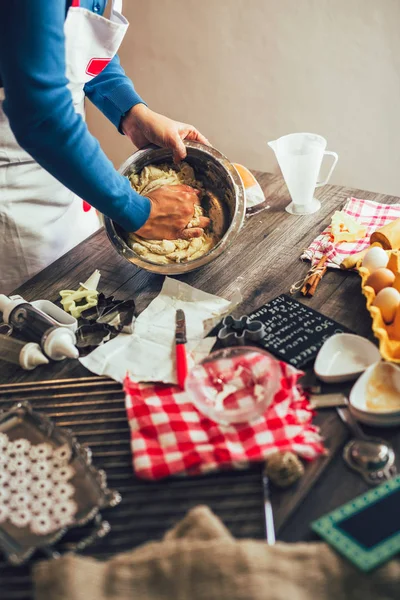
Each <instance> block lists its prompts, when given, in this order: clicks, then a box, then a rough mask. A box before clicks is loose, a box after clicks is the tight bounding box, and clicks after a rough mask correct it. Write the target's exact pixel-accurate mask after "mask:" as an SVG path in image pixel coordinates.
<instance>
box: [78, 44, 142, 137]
mask: <svg viewBox="0 0 400 600" xmlns="http://www.w3.org/2000/svg"><path fill="white" fill-rule="evenodd" d="M85 94H86V96H87V97H88V98H89V100H90V101H91V102H93V104H94V105H95V106H96V107H97V108H98V109H99V110H100V111H101V112H102V113H103V114H104V115H105V116H106V117H107V119H108V120H109V121H111V123H113V124H114V125H115V127H116V128H117V129H118V130H119V131H120V132H121V133H122V130H121V129H120V126H121V119H122V118H123V117H124V116H125V115H126V113H127V112H128V111H129V110H130V109H131V108H132V107H133V106H136V105H137V104H144V102H143V100H142V99H141V97H140V96H139V94H137V93H136V90H135V88H134V87H133V83H132V81H131V80H130V79H129V77H127V76H126V75H125V71H124V69H123V68H122V67H121V64H120V62H119V58H118V56H117V55H116V56H114V58H113V59H112V61H111V62H110V63H109V64H108V65H107V66H106V68H105V69H103V70H102V72H101V73H99V75H97V77H94V78H93V79H92V80H91V81H89V82H88V83H87V84H86V85H85Z"/></svg>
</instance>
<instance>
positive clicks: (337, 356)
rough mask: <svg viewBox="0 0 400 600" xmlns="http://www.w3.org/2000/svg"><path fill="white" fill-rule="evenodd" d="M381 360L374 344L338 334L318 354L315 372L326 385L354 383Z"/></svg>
mask: <svg viewBox="0 0 400 600" xmlns="http://www.w3.org/2000/svg"><path fill="white" fill-rule="evenodd" d="M380 358H381V355H380V353H379V350H378V348H377V347H376V346H374V344H373V343H372V342H370V341H369V340H367V339H366V338H363V337H361V336H359V335H354V334H352V333H337V334H336V335H333V336H332V337H330V338H329V339H328V340H327V341H326V342H325V343H324V345H323V346H322V348H321V350H320V351H319V352H318V355H317V358H316V360H315V365H314V371H315V374H316V376H317V377H318V379H321V381H325V382H326V383H340V382H343V381H352V380H353V379H357V377H358V376H359V375H360V374H361V373H363V372H364V371H365V369H367V368H368V367H369V366H370V365H372V364H374V363H376V362H378V361H379V360H380Z"/></svg>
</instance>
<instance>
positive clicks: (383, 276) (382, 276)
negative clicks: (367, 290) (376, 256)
mask: <svg viewBox="0 0 400 600" xmlns="http://www.w3.org/2000/svg"><path fill="white" fill-rule="evenodd" d="M394 280H395V274H394V273H392V271H389V269H382V268H380V269H377V270H376V271H374V272H373V273H371V275H370V276H369V277H368V279H367V281H366V282H365V285H369V286H370V287H372V288H373V289H374V290H375V294H377V293H378V292H380V291H381V290H383V288H386V287H390V286H391V285H393V282H394Z"/></svg>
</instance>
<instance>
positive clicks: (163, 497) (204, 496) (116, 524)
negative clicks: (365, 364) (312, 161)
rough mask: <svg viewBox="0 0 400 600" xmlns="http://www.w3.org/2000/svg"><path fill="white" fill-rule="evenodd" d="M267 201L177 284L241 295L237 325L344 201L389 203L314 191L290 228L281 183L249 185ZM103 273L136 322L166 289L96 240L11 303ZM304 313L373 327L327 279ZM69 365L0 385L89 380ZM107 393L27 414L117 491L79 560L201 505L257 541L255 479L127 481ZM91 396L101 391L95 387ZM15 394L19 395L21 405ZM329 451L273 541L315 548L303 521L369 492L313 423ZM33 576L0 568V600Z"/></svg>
mask: <svg viewBox="0 0 400 600" xmlns="http://www.w3.org/2000/svg"><path fill="white" fill-rule="evenodd" d="M256 176H257V177H258V180H259V182H260V184H261V186H262V187H263V189H264V191H265V195H266V198H267V207H266V208H265V209H264V210H263V211H261V212H259V213H258V214H255V215H253V216H251V217H250V218H247V219H246V222H245V225H244V227H243V229H242V231H241V233H240V236H239V238H238V239H237V241H236V242H235V243H234V245H233V246H232V247H231V248H229V249H228V251H226V252H225V254H224V255H222V256H221V257H220V258H219V259H217V260H215V261H214V262H213V263H212V264H210V265H209V266H207V267H204V268H202V269H201V270H199V271H197V272H193V273H189V274H187V275H186V276H184V277H182V280H183V281H186V282H187V283H189V284H191V285H193V286H195V287H197V288H200V289H202V290H204V291H206V292H210V293H213V294H218V295H221V296H224V297H226V298H229V297H231V296H232V295H233V293H234V292H235V290H237V289H239V290H240V291H241V294H242V297H243V301H242V303H241V306H240V307H239V308H238V311H237V313H238V314H241V313H248V312H250V311H252V310H254V309H256V308H257V307H259V306H261V305H262V304H264V303H265V302H267V301H269V300H271V299H272V298H274V297H275V296H278V295H279V294H281V293H283V292H286V293H287V292H288V290H289V288H290V286H291V284H292V283H293V282H294V281H296V280H298V279H300V278H301V277H302V276H303V275H304V274H305V273H306V271H307V270H308V267H309V265H308V264H305V263H302V262H301V261H300V260H299V257H300V254H301V252H302V250H303V249H304V248H306V247H307V246H308V244H309V243H310V242H311V241H312V239H313V238H314V237H315V236H316V235H317V234H318V233H319V232H320V231H322V229H323V228H324V227H325V226H326V225H327V224H328V223H329V220H330V216H331V214H332V213H333V212H334V211H335V210H338V209H340V208H341V207H342V206H343V204H344V202H345V201H346V199H347V198H348V197H350V196H356V197H359V198H367V199H371V200H376V201H379V202H384V203H388V204H391V203H396V202H400V200H399V199H398V198H395V197H391V196H386V195H383V194H375V193H370V192H365V191H361V190H355V189H349V188H345V187H339V186H325V187H324V188H322V189H320V190H318V191H317V197H318V198H319V199H320V200H321V202H322V209H321V210H320V211H319V212H318V213H316V214H314V215H309V216H298V217H296V216H292V215H289V214H287V213H286V212H285V210H284V207H285V206H286V205H287V204H288V203H289V201H290V199H289V196H288V192H287V189H286V186H285V185H284V183H283V181H282V179H281V178H280V177H278V176H275V175H269V174H264V173H256ZM96 268H98V269H100V270H101V273H102V278H101V286H100V287H101V290H102V291H103V292H104V293H105V294H107V295H110V294H114V295H115V296H116V297H117V298H119V299H126V298H134V299H135V301H136V303H137V307H138V309H139V310H143V309H144V308H145V307H146V306H147V305H148V303H149V302H150V301H151V300H152V299H153V298H154V296H155V295H156V294H157V292H158V291H159V290H160V288H161V285H162V281H163V278H162V277H161V276H158V275H152V274H149V273H147V272H145V271H141V270H139V269H137V268H135V267H134V266H132V265H131V264H129V263H128V262H127V261H125V260H124V259H123V258H121V257H120V256H119V255H118V254H117V253H116V252H115V251H114V249H113V248H112V247H111V246H110V244H109V242H108V240H107V237H106V234H105V233H104V231H101V232H99V233H97V234H95V235H94V236H92V237H91V238H90V239H88V240H86V241H85V242H83V243H82V244H80V245H79V246H78V247H77V248H75V249H74V250H72V251H71V252H70V253H68V254H67V255H65V256H64V257H62V258H61V259H59V260H58V261H57V262H56V263H54V264H53V265H51V266H50V267H48V268H47V269H46V270H44V271H42V272H41V273H39V274H38V275H37V276H36V277H34V278H33V279H32V280H30V281H28V282H27V283H26V284H25V285H23V286H22V287H21V288H20V289H19V290H18V292H19V293H21V295H22V296H23V297H24V298H26V300H34V299H38V298H48V299H49V300H53V301H56V300H57V299H58V291H59V290H61V289H71V288H72V289H73V288H76V286H77V285H78V284H79V282H81V281H84V280H85V279H86V278H87V277H88V276H89V275H90V274H91V273H92V272H93V270H94V269H96ZM300 299H301V300H302V301H304V302H305V303H306V304H307V305H309V306H311V307H313V308H315V309H317V310H320V311H321V312H322V313H324V314H325V315H327V316H329V317H331V318H333V319H335V320H336V321H338V322H339V323H342V324H343V325H345V326H347V327H349V328H350V329H352V330H353V331H354V332H356V333H358V334H361V335H364V336H367V337H369V338H370V339H373V338H372V336H371V329H370V318H369V315H368V313H367V311H366V309H365V303H364V298H363V296H362V295H361V292H360V282H359V279H358V276H357V275H356V274H354V273H344V272H340V271H338V270H329V272H328V273H327V274H326V275H325V277H324V279H323V280H322V282H321V284H320V286H319V287H318V289H317V292H316V294H315V296H314V297H313V298H312V299H302V298H300ZM88 374H89V373H88V371H87V370H86V369H85V368H84V367H82V366H81V365H80V363H79V362H78V361H71V360H68V361H63V362H60V363H52V364H50V365H48V366H45V367H41V368H38V369H36V371H34V372H33V373H25V372H23V371H22V370H20V369H19V368H17V367H13V366H10V365H9V364H8V363H5V362H2V361H0V384H2V383H7V382H18V381H21V382H22V381H23V382H30V381H35V380H39V379H53V378H58V377H76V376H83V375H88ZM113 389H114V390H115V391H114V394H110V393H107V392H106V391H104V393H103V394H100V396H99V397H95V398H93V397H92V398H89V397H88V396H87V397H85V395H84V394H82V396H80V397H78V398H74V397H72V398H70V399H69V400H68V398H51V397H50V396H49V397H47V398H46V399H45V400H43V399H41V400H38V401H37V402H36V404H35V401H32V404H33V405H34V406H36V407H37V408H38V409H40V410H41V411H42V412H44V413H46V414H47V415H48V416H51V417H52V418H54V420H55V421H56V422H57V423H58V424H59V425H63V426H68V427H70V428H71V429H72V430H73V431H74V432H75V434H76V435H77V437H78V439H79V440H80V441H81V443H84V444H87V445H90V447H91V448H92V450H93V456H94V462H95V464H96V465H97V466H99V467H101V468H104V469H105V470H106V472H107V475H108V480H109V485H110V487H113V488H116V489H118V490H119V491H120V492H121V494H122V496H123V501H122V503H121V505H120V506H119V507H117V508H115V509H113V510H111V511H108V514H107V515H106V516H107V518H108V519H109V521H110V524H111V527H112V532H111V533H110V535H109V536H108V537H106V538H105V539H104V540H102V541H101V542H99V543H97V544H96V545H95V546H93V547H91V548H90V549H89V550H88V551H87V552H88V554H93V555H94V556H98V557H105V556H109V555H110V554H113V553H115V552H118V551H121V550H127V549H129V548H131V547H133V546H137V545H138V544H140V543H143V542H145V541H147V540H151V539H157V538H160V537H161V536H162V534H163V533H164V532H165V530H166V529H167V528H168V527H170V526H171V525H172V524H173V523H175V522H176V521H177V520H178V519H180V518H181V517H182V516H183V515H184V514H185V512H186V511H187V510H188V509H189V508H191V507H193V506H195V505H197V504H208V505H209V506H210V507H211V508H212V510H214V511H215V512H216V514H218V515H219V516H220V517H221V518H222V519H223V521H224V522H225V523H226V525H227V526H228V527H229V528H230V530H231V531H232V532H233V534H234V535H236V536H237V537H249V536H251V537H256V538H263V537H264V518H263V498H262V489H261V485H260V468H259V467H257V466H255V467H253V468H251V469H248V470H246V471H242V472H230V473H224V474H216V475H210V476H207V477H198V478H190V479H189V478H185V479H179V478H175V479H170V480H166V481H161V482H158V483H147V482H142V481H138V480H137V479H135V477H134V475H133V472H132V468H131V457H130V448H129V431H128V426H127V422H126V419H125V413H124V404H123V396H122V394H121V392H120V391H119V389H118V386H117V387H116V388H113ZM98 391H100V392H101V391H102V390H101V382H99V386H98ZM23 397H24V394H21V398H20V399H23ZM13 401H15V399H14V400H12V399H11V398H10V397H7V396H4V395H0V407H1V408H8V407H9V406H11V405H12V402H13ZM316 423H317V424H318V425H320V427H321V430H322V433H323V435H324V436H325V439H326V446H327V448H328V450H329V454H328V456H327V457H324V458H321V459H319V460H317V461H315V462H314V463H312V464H309V465H307V467H306V474H305V476H304V477H303V478H302V480H301V481H300V482H299V483H298V485H297V486H295V487H294V488H291V489H289V490H287V491H284V492H283V491H278V490H273V497H272V503H273V507H274V515H275V523H276V529H277V533H278V539H280V540H283V541H287V542H289V541H290V542H296V541H300V540H311V539H314V537H313V534H312V532H311V531H310V527H309V524H310V521H312V520H313V519H315V518H318V517H319V516H321V515H322V514H324V513H326V512H327V511H329V510H332V509H334V508H335V507H337V506H339V505H340V504H342V503H343V502H346V501H347V500H349V499H351V498H352V497H354V496H355V495H357V494H359V493H361V492H363V491H364V490H365V489H366V486H365V484H364V483H363V481H362V480H361V478H360V477H359V476H358V475H356V474H355V473H352V472H350V471H349V470H348V469H347V468H346V467H345V465H344V463H343V460H342V457H341V448H342V446H343V444H344V442H345V441H346V440H347V439H348V437H349V436H348V432H347V430H346V428H345V426H344V425H343V424H342V423H341V421H340V420H339V418H338V417H337V415H336V412H335V411H334V410H333V409H328V410H325V411H321V412H320V413H319V414H318V415H317V417H316ZM374 433H376V434H379V435H381V436H382V437H385V438H387V439H389V440H391V441H392V443H393V444H394V446H395V448H396V449H397V451H398V452H399V451H400V435H399V433H398V432H397V430H374ZM29 570H30V566H25V567H20V568H10V567H7V566H6V565H5V564H4V563H1V564H0V590H1V592H0V597H1V598H2V600H7V599H10V600H11V598H12V599H16V598H21V599H25V598H30V597H31V591H30V585H31V584H30V574H29Z"/></svg>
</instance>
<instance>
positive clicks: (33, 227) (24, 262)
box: [0, 0, 129, 294]
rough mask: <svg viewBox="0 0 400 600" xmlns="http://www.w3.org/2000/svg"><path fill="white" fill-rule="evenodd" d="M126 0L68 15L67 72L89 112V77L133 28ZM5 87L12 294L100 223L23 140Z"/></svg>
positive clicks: (4, 231)
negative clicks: (103, 12)
mask: <svg viewBox="0 0 400 600" xmlns="http://www.w3.org/2000/svg"><path fill="white" fill-rule="evenodd" d="M128 25H129V23H128V21H127V20H126V19H125V17H123V15H122V0H112V7H111V17H110V20H108V19H106V18H104V17H102V16H100V15H97V14H95V13H92V12H90V11H89V10H87V9H84V8H80V7H79V0H73V2H72V6H71V7H70V9H69V10H68V13H67V17H66V20H65V26H64V32H65V46H66V48H65V52H66V65H67V66H66V69H67V72H66V75H67V77H68V79H69V84H68V87H69V89H70V91H71V94H72V100H73V103H74V108H75V111H76V112H78V113H79V114H81V115H82V116H83V117H84V91H83V86H84V85H85V83H87V82H88V81H90V80H91V79H93V77H96V75H98V74H99V73H100V72H101V71H102V70H103V69H104V68H105V67H106V66H107V64H108V63H109V62H110V60H112V58H113V57H114V56H115V54H116V53H117V51H118V49H119V46H120V45H121V42H122V40H123V38H124V35H125V33H126V30H127V28H128ZM3 100H4V90H3V89H2V88H0V292H2V293H3V294H9V293H10V292H11V291H13V290H14V289H15V288H17V287H18V286H19V285H21V284H22V283H23V282H24V281H26V280H27V279H29V278H30V277H33V275H35V274H36V273H38V272H39V271H41V270H42V269H44V268H45V267H47V266H48V265H49V264H50V263H52V262H53V261H55V260H56V259H57V258H59V257H60V256H62V255H63V254H65V253H66V252H68V251H69V250H71V248H73V247H74V246H76V245H77V244H79V243H80V242H81V241H82V240H84V239H85V238H87V237H88V236H89V235H91V234H92V233H94V232H95V231H96V230H97V229H98V228H99V227H100V219H99V217H98V215H97V213H96V211H95V210H94V209H93V208H90V207H89V205H88V204H87V203H85V202H82V200H81V199H80V198H78V197H77V196H75V195H74V194H73V193H72V192H71V191H69V190H68V189H67V188H66V187H64V186H63V185H62V184H61V183H60V182H58V181H57V180H56V179H55V178H54V177H53V176H52V175H50V174H49V173H48V172H47V171H45V170H44V169H43V168H42V167H40V166H39V165H38V164H37V163H36V162H35V161H34V160H33V158H32V157H31V156H30V155H29V154H28V153H27V152H25V151H24V150H23V149H22V148H21V147H20V146H19V145H18V143H17V141H16V139H15V137H14V135H13V133H12V131H11V128H10V126H9V122H8V119H7V117H6V115H5V114H4V112H3V109H2V104H3Z"/></svg>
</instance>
